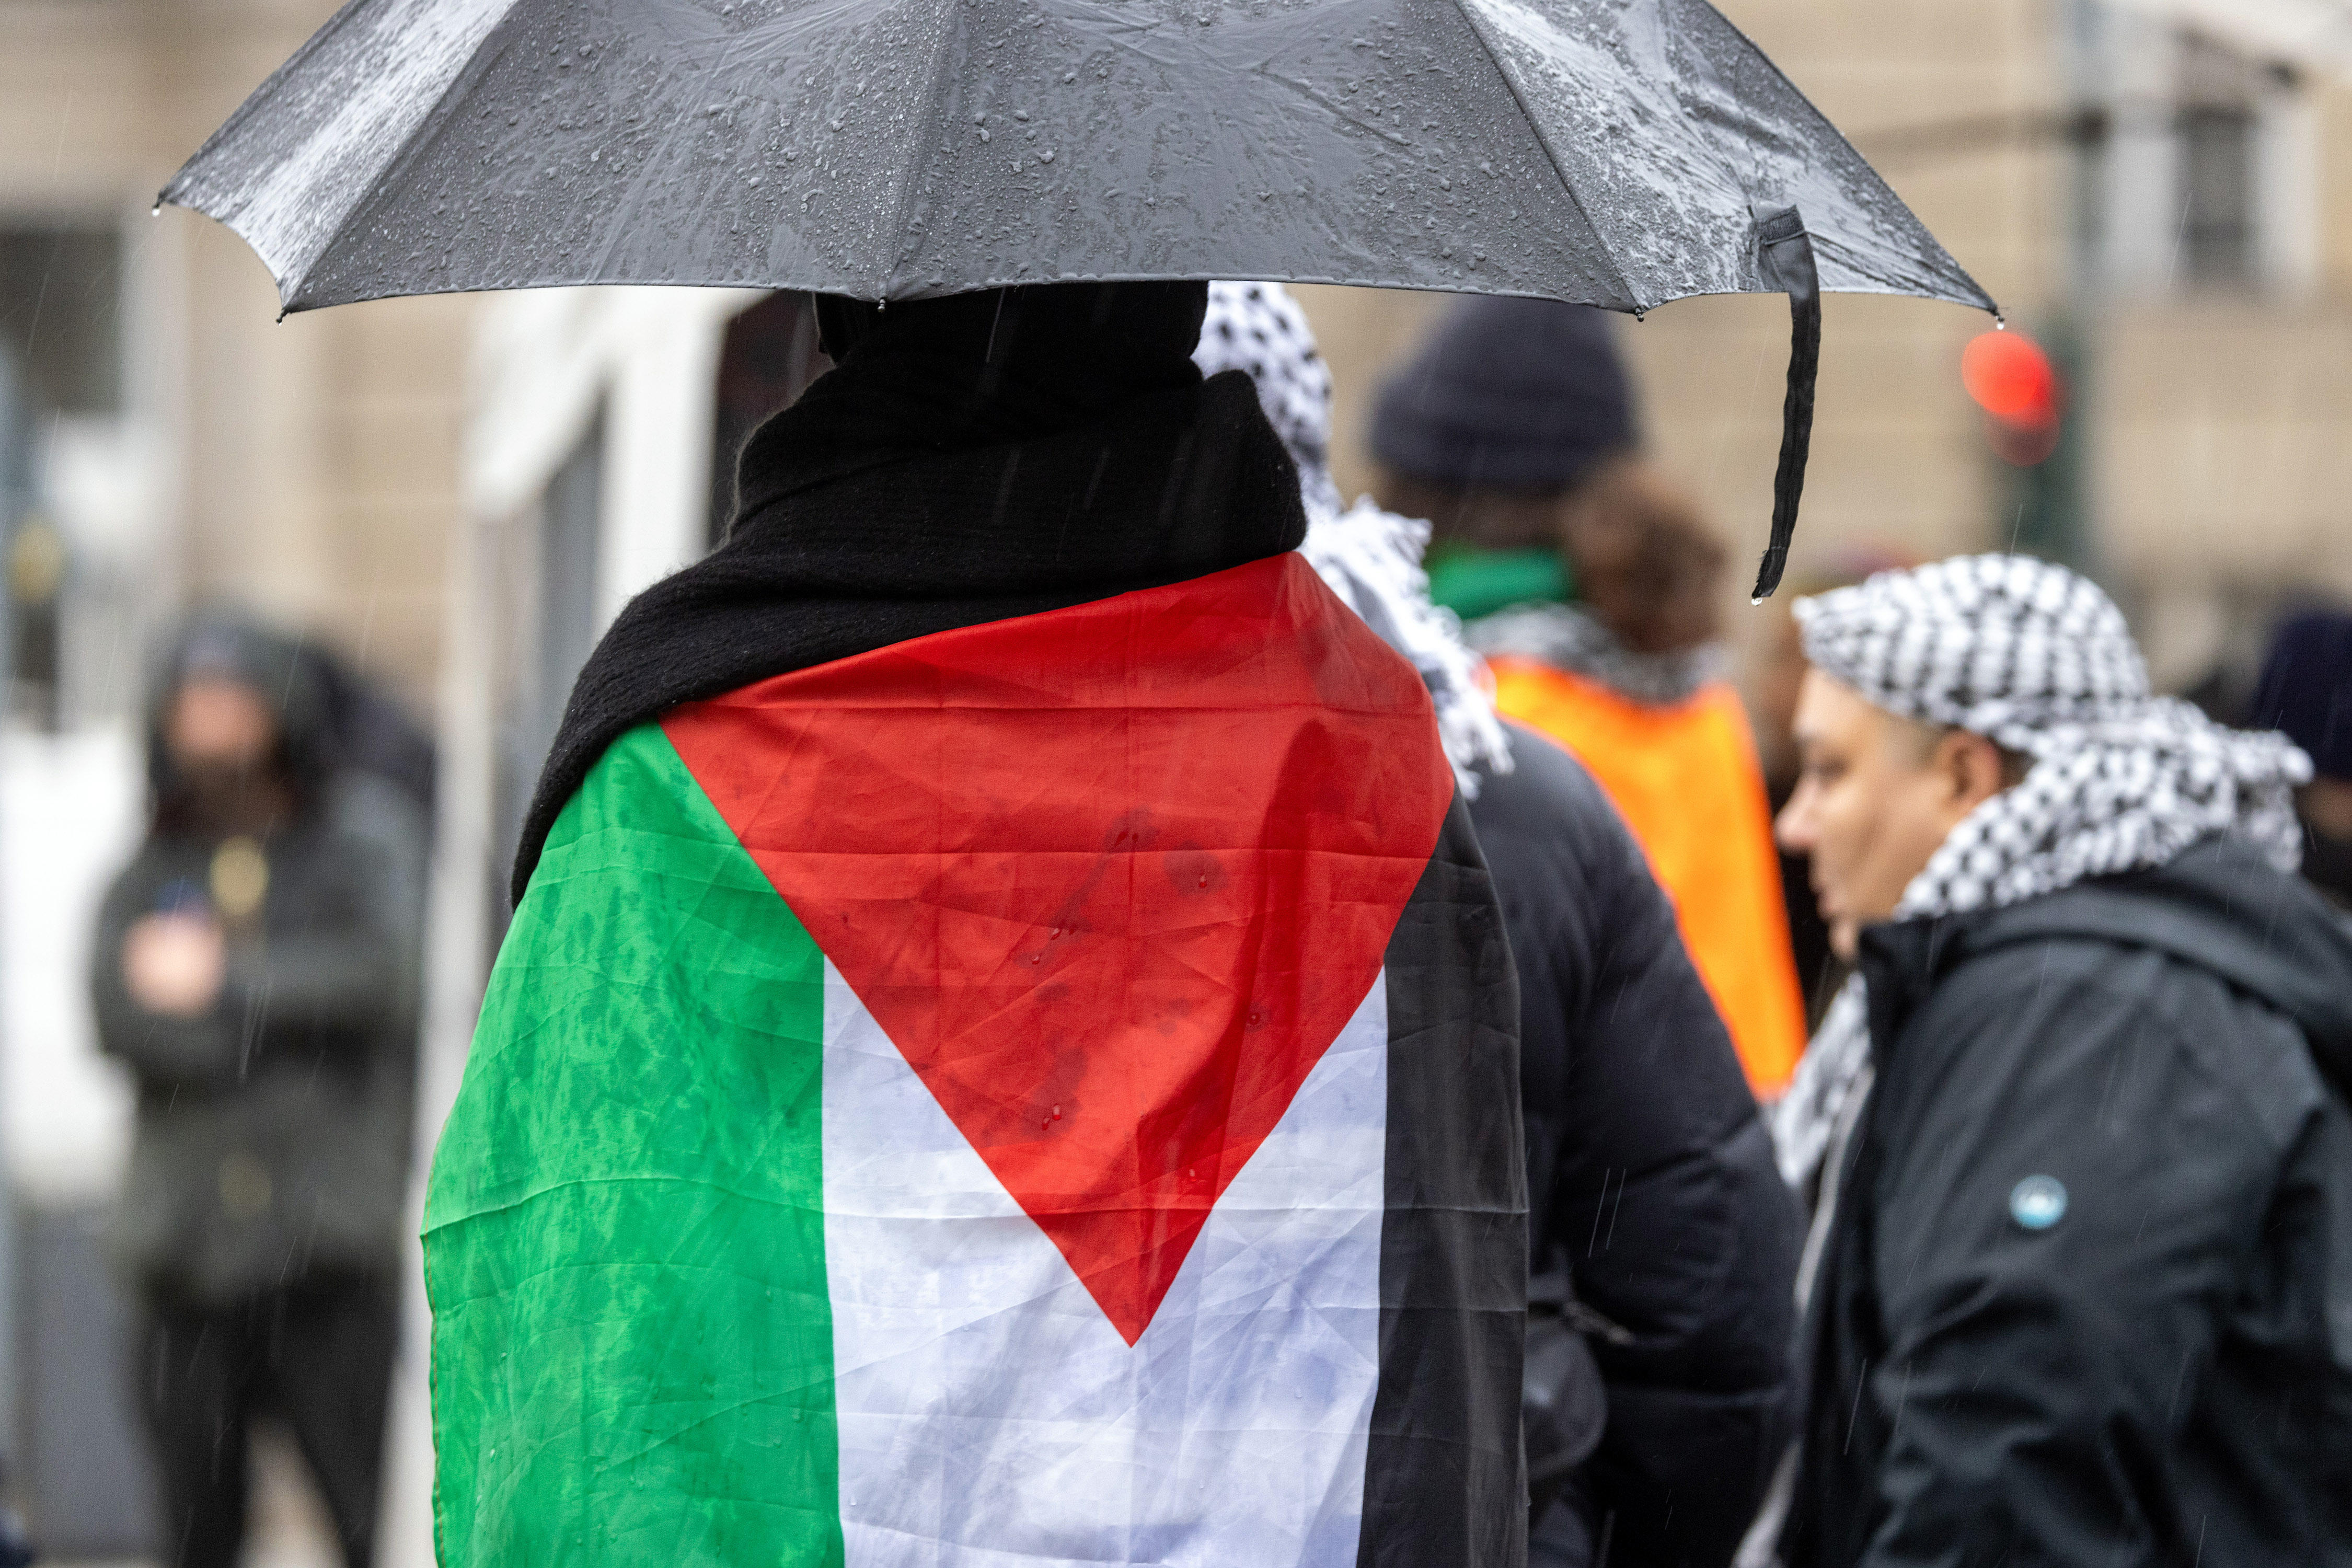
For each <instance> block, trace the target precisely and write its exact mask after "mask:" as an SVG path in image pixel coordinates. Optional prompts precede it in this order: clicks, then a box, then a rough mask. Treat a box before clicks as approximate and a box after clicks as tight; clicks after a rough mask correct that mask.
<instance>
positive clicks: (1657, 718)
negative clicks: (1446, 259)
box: [1371, 298, 1805, 1096]
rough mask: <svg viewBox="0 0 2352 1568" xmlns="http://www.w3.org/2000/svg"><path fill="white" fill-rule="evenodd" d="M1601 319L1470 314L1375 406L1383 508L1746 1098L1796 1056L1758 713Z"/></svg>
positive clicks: (1702, 551)
mask: <svg viewBox="0 0 2352 1568" xmlns="http://www.w3.org/2000/svg"><path fill="white" fill-rule="evenodd" d="M1611 334H1612V327H1611V324H1610V321H1609V320H1608V318H1607V316H1606V315H1605V314H1604V313H1603V312H1601V311H1600V310H1594V309H1591V308H1590V307H1586V306H1574V305H1561V304H1558V303H1555V302H1552V301H1549V300H1508V299H1484V298H1482V299H1475V300H1464V301H1462V302H1461V303H1460V304H1458V305H1456V306H1455V307H1454V309H1453V310H1451V311H1450V312H1449V313H1448V314H1447V315H1446V316H1445V317H1444V319H1443V320H1442V321H1440V322H1439V324H1438V326H1437V328H1436V330H1435V331H1433V333H1432V335H1431V336H1430V339H1429V341H1428V342H1426V343H1425V344H1424V345H1423V349H1422V351H1421V353H1419V354H1418V355H1416V356H1415V357H1414V358H1413V359H1412V360H1411V361H1409V362H1408V363H1406V364H1405V365H1404V366H1403V367H1402V369H1401V370H1399V371H1398V372H1397V373H1396V374H1394V375H1392V376H1391V378H1390V380H1389V382H1388V384H1386V386H1385V387H1383V389H1382V391H1381V396H1380V401H1379V404H1378V405H1377V407H1376V410H1375V413H1374V416H1373V421H1372V429H1371V444H1372V450H1373V454H1374V456H1375V457H1376V458H1377V459H1378V460H1379V464H1380V477H1379V484H1378V490H1377V494H1378V497H1379V500H1380V501H1381V505H1382V506H1384V507H1386V508H1387V509H1388V510H1391V511H1395V512H1399V513H1402V514H1403V515H1405V516H1408V517H1425V518H1428V519H1429V520H1430V521H1431V522H1432V524H1433V527H1434V529H1435V533H1436V538H1435V542H1433V545H1432V547H1431V567H1430V571H1431V577H1432V582H1433V591H1434V593H1435V595H1436V597H1437V599H1438V601H1439V602H1440V603H1441V604H1444V605H1448V606H1449V607H1450V608H1452V609H1454V611H1455V612H1456V613H1458V614H1460V615H1461V616H1464V617H1465V619H1466V620H1468V621H1469V623H1470V624H1469V627H1468V637H1469V640H1470V643H1471V645H1472V646H1473V647H1475V648H1477V649H1478V650H1479V652H1481V653H1482V654H1484V655H1485V656H1486V659H1487V661H1488V663H1489V665H1490V667H1491V668H1492V670H1493V673H1494V679H1495V683H1496V706H1497V707H1498V708H1499V709H1500V710H1502V712H1503V713H1504V714H1506V715H1507V716H1508V717H1510V718H1512V719H1515V720H1517V721H1520V722H1522V723H1524V724H1527V725H1528V726H1529V727H1531V728H1533V729H1535V730H1538V731H1541V732H1542V733H1544V734H1545V735H1548V736H1549V737H1550V738H1551V739H1552V740H1554V741H1556V742H1559V743H1560V744H1561V745H1564V746H1566V747H1567V748H1568V749H1569V750H1570V751H1571V752H1575V753H1576V755H1577V757H1578V758H1579V759H1580V761H1581V762H1582V763H1584V765H1585V766H1586V767H1588V768H1590V769H1591V771H1592V773H1593V776H1594V777H1595V778H1596V779H1598V780H1599V781H1600V784H1601V788H1602V789H1604V790H1605V791H1607V793H1608V795H1609V797H1610V799H1611V800H1612V802H1613V803H1614V804H1615V805H1616V807H1617V809H1618V810H1619V811H1620V812H1622V814H1623V815H1624V817H1625V819H1626V821H1627V823H1628V824H1629V825H1630V826H1632V828H1633V836H1634V837H1635V838H1636V839H1638V840H1639V841H1640V843H1641V846H1642V848H1643V852H1644V853H1645V854H1646V855H1647V857H1648V858H1649V862H1650V866H1651V868H1652V869H1653V870H1654V871H1655V872H1656V874H1657V878H1658V880H1659V882H1660V883H1661V884H1663V885H1664V888H1665V890H1666V892H1667V894H1668V895H1669V896H1670V897H1671V898H1672V899H1673V900H1674V907H1675V918H1676V921H1677V923H1678V925H1679V927H1680V930H1681V931H1682V935H1683V940H1684V942H1685V943H1686V944H1687V946H1688V948H1689V951H1690V956H1691V959H1692V961H1693V962H1694V963H1696V965H1697V967H1698V973H1699V975H1700V977H1701V978H1702V979H1703V980H1704V981H1705V982H1706V988H1707V991H1708V993H1709V994H1711V995H1712V996H1713V998H1714V1000H1715V1004H1716V1005H1717V1008H1718V1009H1719V1010H1720V1011H1721V1012H1722V1014H1723V1018H1724V1022H1725V1024H1726V1025H1727V1026H1728V1028H1729V1029H1730V1032H1731V1039H1732V1043H1733V1045H1734V1046H1735V1047H1738V1052H1739V1058H1740V1061H1741V1063H1742V1064H1743V1065H1744V1066H1745V1068H1747V1072H1748V1080H1749V1082H1750V1084H1751V1085H1752V1086H1753V1087H1754V1088H1755V1089H1756V1090H1757V1091H1758V1092H1759V1094H1763V1095H1766V1096H1770V1095H1773V1094H1777V1093H1778V1092H1780V1089H1781V1087H1782V1086H1783V1085H1784V1084H1785V1083H1786V1082H1787V1081H1788V1077H1789V1073H1790V1069H1791V1068H1793V1067H1794V1066H1795V1064H1796V1060H1797V1058H1798V1056H1799V1054H1800V1053H1801V1051H1802V1049H1803V1047H1804V1039H1805V1012H1804V1004H1803V996H1802V993H1801V989H1800V987H1799V984H1798V976H1797V972H1796V969H1795V965H1794V963H1792V961H1791V958H1790V944H1789V931H1788V918H1787V912H1786V910H1785V908H1784V906H1783V905H1782V902H1781V894H1780V868H1779V860H1778V858H1777V856H1776V855H1775V853H1774V850H1773V847H1772V836H1771V819H1770V816H1769V810H1768V808H1767V805H1766V801H1765V795H1764V785H1763V779H1762V775H1761V773H1760V772H1759V768H1758V765H1757V757H1756V746H1755V742H1754V740H1753V739H1752V737H1751V735H1750V732H1749V729H1748V717H1747V713H1746V710H1745V709H1744V708H1743V707H1742V705H1741V703H1740V700H1739V698H1738V695H1737V693H1736V692H1734V690H1733V689H1732V688H1731V686H1730V684H1729V683H1728V682H1727V681H1726V680H1725V679H1723V673H1722V671H1723V664H1724V659H1723V655H1722V650H1721V648H1720V647H1719V646H1718V643H1719V639H1720V637H1721V636H1722V628H1721V626H1720V625H1719V624H1718V623H1719V618H1720V612H1719V608H1718V600H1719V598H1720V594H1719V591H1718V590H1719V588H1720V585H1721V579H1722V572H1723V566H1724V559H1725V557H1724V550H1723V546H1722V544H1721V543H1720V542H1719V541H1717V539H1716V537H1715V536H1714V534H1713V532H1712V531H1710V530H1709V529H1708V527H1707V526H1706V522H1705V521H1704V519H1703V518H1702V517H1701V516H1700V514H1699V511H1698V509H1697V506H1696V502H1695V501H1694V500H1692V498H1691V497H1690V496H1689V495H1688V494H1686V493H1685V491H1684V490H1683V489H1681V488H1680V487H1679V486H1677V485H1675V484H1674V483H1673V482H1672V481H1671V480H1669V479H1666V478H1665V476H1664V475H1663V474H1662V473H1660V472H1659V471H1658V469H1657V468H1655V467H1654V465H1653V464H1651V463H1650V462H1648V461H1647V460H1645V459H1644V458H1643V457H1642V456H1641V455H1640V452H1639V442H1638V433H1637V429H1636V425H1637V421H1636V419H1635V417H1634V402H1633V388H1632V385H1631V384H1630V382H1629V380H1628V378H1627V375H1626V374H1625V368H1624V365H1623V363H1622V361H1621V360H1620V359H1619V357H1618V354H1617V350H1616V346H1615V342H1614V339H1613V338H1612V335H1611Z"/></svg>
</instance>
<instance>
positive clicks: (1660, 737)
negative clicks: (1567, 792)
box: [1489, 656, 1805, 1096]
mask: <svg viewBox="0 0 2352 1568" xmlns="http://www.w3.org/2000/svg"><path fill="white" fill-rule="evenodd" d="M1489 664H1490V667H1491V668H1493V670H1494V672H1495V705H1496V708H1498V709H1500V710H1502V712H1503V713H1504V714H1505V715H1506V716H1507V717H1509V718H1512V719H1516V720H1517V721H1519V722H1521V723H1523V724H1526V725H1528V726H1529V727H1531V728H1533V729H1537V730H1540V731H1543V732H1544V733H1545V734H1547V735H1549V736H1550V737H1551V738H1552V739H1553V740H1555V741H1558V742H1559V743H1560V744H1561V745H1563V746H1566V747H1567V748H1568V749H1569V750H1570V751H1571V752H1575V753H1576V755H1577V757H1578V759H1579V760H1580V761H1581V762H1582V763H1584V765H1585V766H1586V767H1588V768H1590V769H1591V771H1592V776H1593V777H1594V778H1595V779H1597V780H1599V781H1600V784H1601V788H1602V789H1603V790H1605V791H1607V792H1608V795H1609V798H1610V799H1611V800H1612V801H1614V802H1615V803H1616V805H1617V809H1618V810H1619V811H1620V812H1622V814H1623V815H1624V817H1625V823H1626V826H1629V827H1631V828H1632V829H1633V837H1634V838H1635V839H1637V840H1638V841H1640V843H1641V846H1642V848H1643V853H1645V854H1647V855H1648V856H1649V858H1650V869H1651V870H1652V871H1653V872H1654V873H1655V874H1656V876H1657V879H1658V881H1659V883H1660V885H1661V886H1663V887H1664V889H1665V890H1666V896H1667V897H1668V898H1670V899H1672V900H1674V905H1675V923H1676V924H1678V925H1679V926H1680V927H1681V928H1682V933H1683V945H1684V946H1685V947H1687V948H1688V949H1689V950H1690V955H1691V962H1692V963H1693V964H1694V965H1696V967H1697V969H1698V973H1699V978H1700V979H1701V980H1702V981H1704V982H1705V983H1706V989H1707V993H1708V994H1709V995H1711V996H1713V997H1714V998H1715V1006H1716V1011H1717V1012H1718V1013H1720V1014H1722V1015H1723V1022H1724V1025H1725V1026H1726V1027H1727V1028H1728V1029H1729V1030H1730V1032H1731V1043H1732V1045H1733V1046H1734V1047H1736V1048H1737V1049H1738V1052H1739V1061H1740V1065H1741V1066H1742V1067H1744V1068H1747V1069H1748V1084H1749V1086H1750V1087H1752V1088H1753V1089H1755V1091H1756V1092H1757V1093H1758V1094H1759V1095H1764V1096H1771V1095H1777V1094H1779V1093H1780V1091H1781V1090H1782V1089H1785V1088H1787V1087H1788V1083H1789V1075H1790V1073H1792V1072H1793V1071H1795V1070H1796V1066H1797V1058H1798V1057H1799V1056H1800V1055H1801V1054H1802V1053H1803V1051H1804V1048H1805V1004H1804V994H1803V991H1802V989H1801V987H1800V986H1799V985H1798V984H1797V967H1796V963H1795V961H1794V960H1793V959H1792V958H1791V957H1790V951H1789V915H1788V910H1787V908H1786V906H1785V905H1783V904H1782V903H1781V901H1780V859H1779V858H1778V857H1777V856H1776V855H1775V854H1774V853H1773V849H1772V820H1771V813H1770V811H1769V809H1768V807H1767V806H1766V805H1765V799H1764V780H1763V774H1762V773H1761V772H1760V771H1759V768H1758V767H1757V763H1756V742H1755V738H1754V736H1753V735H1752V734H1750V733H1749V731H1748V714H1747V712H1746V710H1744V709H1742V708H1741V706H1740V703H1739V699H1738V697H1737V696H1736V695H1735V694H1734V693H1733V692H1732V689H1731V688H1730V687H1728V686H1727V685H1725V684H1724V683H1723V682H1722V681H1719V680H1718V681H1711V682H1709V683H1708V684H1707V685H1706V686H1703V687H1701V688H1700V689H1698V691H1697V692H1696V693H1695V694H1693V695H1692V696H1691V697H1689V698H1688V699H1686V700H1684V701H1681V702H1675V703H1671V704H1668V705H1664V706H1655V705H1653V704H1650V703H1646V702H1636V701H1633V700H1631V699H1630V698H1626V697H1622V696H1620V695H1618V694H1617V693H1616V692H1615V691H1612V690H1611V689H1609V688H1608V687H1606V686H1603V685H1601V683H1600V682H1598V681H1596V680H1592V679H1589V678H1587V677H1584V676H1580V675H1572V674H1570V673H1569V672H1568V671H1566V670H1563V669H1558V668H1554V667H1552V666H1551V665H1549V664H1544V663H1541V662H1538V660H1535V659H1531V658H1518V657H1512V656H1504V657H1500V658H1495V659H1492V660H1490V661H1489Z"/></svg>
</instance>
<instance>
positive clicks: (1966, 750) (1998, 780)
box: [1936, 730, 2008, 819]
mask: <svg viewBox="0 0 2352 1568" xmlns="http://www.w3.org/2000/svg"><path fill="white" fill-rule="evenodd" d="M1936 752H1937V755H1936V766H1937V771H1938V772H1939V773H1942V774H1943V775H1944V779H1945V782H1946V784H1948V786H1949V788H1950V791H1951V805H1952V809H1953V813H1954V816H1955V819H1957V818H1958V817H1960V816H1967V815H1968V814H1969V812H1972V811H1974V810H1975V809H1976V808H1977V807H1978V806H1979V805H1983V804H1984V803H1985V802H1986V801H1989V800H1990V799H1991V798H1992V797H1993V796H1994V795H1999V794H2000V792H2001V791H2002V790H2003V789H2005V788H2007V787H2008V784H2007V781H2006V780H2005V779H2004V778H2003V777H2002V775H2001V760H2000V747H1999V746H1996V745H1994V744H1993V743H1992V742H1990V741H1988V740H1986V739H1985V738H1984V737H1983V736H1982V735H1972V734H1970V733H1969V731H1966V730H1949V731H1945V734H1944V738H1943V739H1942V740H1941V741H1939V742H1937V745H1936Z"/></svg>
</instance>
